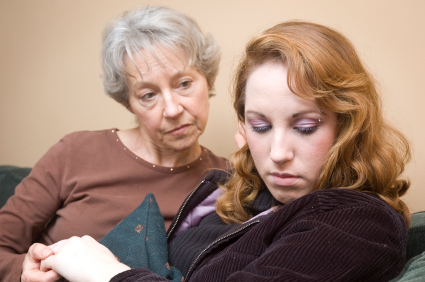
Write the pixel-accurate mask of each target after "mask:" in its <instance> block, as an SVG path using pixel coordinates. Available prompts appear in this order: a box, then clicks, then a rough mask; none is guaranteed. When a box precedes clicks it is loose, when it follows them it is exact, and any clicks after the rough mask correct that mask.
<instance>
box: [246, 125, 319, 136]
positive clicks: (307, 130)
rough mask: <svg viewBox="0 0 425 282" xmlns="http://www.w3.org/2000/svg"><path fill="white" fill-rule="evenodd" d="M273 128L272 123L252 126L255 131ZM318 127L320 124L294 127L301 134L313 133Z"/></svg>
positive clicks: (259, 131) (261, 131) (260, 131)
mask: <svg viewBox="0 0 425 282" xmlns="http://www.w3.org/2000/svg"><path fill="white" fill-rule="evenodd" d="M271 128H272V126H271V125H267V126H260V127H254V126H253V127H251V129H252V130H253V131H254V132H257V133H264V132H266V131H268V130H270V129H271ZM317 128H318V126H313V127H294V128H293V129H295V130H297V131H298V132H300V133H301V134H304V135H310V134H312V133H313V132H315V131H316V130H317Z"/></svg>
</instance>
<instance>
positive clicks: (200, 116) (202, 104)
mask: <svg viewBox="0 0 425 282" xmlns="http://www.w3.org/2000/svg"><path fill="white" fill-rule="evenodd" d="M189 99H190V98H189ZM185 108H186V110H187V112H188V113H189V114H190V115H191V116H192V117H194V118H195V119H196V121H197V123H199V124H202V125H204V126H205V125H206V124H207V121H208V113H209V109H210V101H209V99H208V94H206V95H205V97H204V96H202V97H199V98H197V99H190V100H188V101H187V103H186V105H185Z"/></svg>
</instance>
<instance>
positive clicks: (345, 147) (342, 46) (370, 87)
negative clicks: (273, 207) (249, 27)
mask: <svg viewBox="0 0 425 282" xmlns="http://www.w3.org/2000/svg"><path fill="white" fill-rule="evenodd" d="M270 60H278V61H281V62H282V63H283V64H284V65H285V67H286V68H287V69H288V77H287V80H288V82H289V83H288V84H289V85H288V86H289V88H290V89H291V91H292V92H293V93H295V94H296V95H298V96H300V97H303V98H306V99H310V100H313V101H315V102H316V103H317V104H318V105H319V107H321V108H326V109H328V110H331V111H333V112H334V113H336V114H337V119H338V125H337V137H336V140H335V142H334V144H333V146H332V148H331V149H330V150H329V152H328V154H327V159H326V161H325V164H324V168H323V170H322V172H321V174H320V175H319V176H318V180H317V184H316V187H314V189H315V190H319V189H328V188H340V189H353V190H356V191H360V192H367V193H372V194H376V195H378V196H379V197H380V198H381V199H382V200H384V201H385V202H386V203H388V204H389V205H390V206H391V207H393V208H394V209H395V210H396V211H397V212H399V213H400V214H401V215H402V216H403V217H404V219H405V221H406V223H407V224H409V221H410V213H409V209H408V208H407V206H406V205H405V203H404V202H403V201H402V200H401V199H400V197H401V196H403V195H404V194H405V193H406V191H407V190H408V188H409V186H410V182H409V180H406V179H402V178H401V174H402V173H403V171H404V168H405V165H406V164H407V162H408V161H410V159H411V153H410V145H409V142H408V140H407V139H406V138H405V137H404V135H403V134H402V133H401V132H399V131H398V130H397V129H395V128H394V127H392V126H391V125H390V124H388V123H387V122H386V121H385V119H384V117H383V114H382V106H381V98H380V96H379V94H378V92H377V89H376V83H375V81H374V79H373V78H372V76H371V74H370V73H369V72H368V71H367V70H366V68H365V67H364V66H363V64H362V62H361V60H360V58H359V57H358V55H357V52H356V50H355V48H354V47H353V45H352V44H351V42H350V41H349V40H348V39H347V38H346V37H344V36H343V35H342V34H341V33H339V32H337V31H335V30H334V29H331V28H328V27H325V26H322V25H318V24H314V23H309V22H301V21H290V22H284V23H281V24H278V25H276V26H274V27H272V28H270V29H268V30H266V31H265V32H264V33H263V34H262V35H260V36H257V37H255V38H253V39H252V40H251V41H250V42H249V43H248V45H247V46H246V50H245V52H244V54H243V57H242V58H241V60H240V63H239V65H238V67H237V69H236V74H235V78H234V83H233V106H234V108H235V110H236V113H237V117H238V120H239V122H240V123H242V124H244V123H245V87H246V82H247V79H248V77H249V75H250V74H251V73H252V72H253V70H254V69H255V68H256V67H258V66H259V65H261V64H263V63H265V62H267V61H270ZM234 163H235V164H234V165H235V171H234V173H233V175H232V176H231V178H230V180H229V181H228V183H226V184H225V185H224V186H223V188H224V189H225V193H224V194H223V195H222V196H221V197H220V199H219V200H218V201H217V204H216V209H217V213H218V214H219V215H220V217H221V218H222V219H223V220H224V221H225V222H228V223H241V222H244V221H246V220H248V219H249V218H250V217H251V215H250V214H248V213H247V210H246V206H247V205H248V204H249V203H250V202H251V201H252V200H254V199H255V197H256V196H257V194H258V192H259V190H260V189H261V187H262V185H263V182H262V180H261V178H260V176H259V175H258V173H257V171H256V169H255V165H254V161H253V159H252V157H251V154H250V151H249V147H248V146H247V145H245V146H244V147H242V148H241V149H240V150H238V151H237V152H236V153H235V154H234Z"/></svg>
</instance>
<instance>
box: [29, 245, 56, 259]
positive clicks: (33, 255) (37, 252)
mask: <svg viewBox="0 0 425 282" xmlns="http://www.w3.org/2000/svg"><path fill="white" fill-rule="evenodd" d="M50 255H53V250H52V249H51V248H50V247H48V246H46V245H43V244H39V243H35V244H33V245H32V246H31V247H30V248H29V250H28V256H29V258H30V260H31V261H33V262H37V261H40V260H43V259H45V258H47V257H49V256H50Z"/></svg>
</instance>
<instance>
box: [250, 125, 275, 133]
mask: <svg viewBox="0 0 425 282" xmlns="http://www.w3.org/2000/svg"><path fill="white" fill-rule="evenodd" d="M271 128H272V126H271V125H266V126H260V127H255V126H253V127H251V129H252V130H253V131H254V132H258V133H263V132H266V131H268V130H269V129H271Z"/></svg>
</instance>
